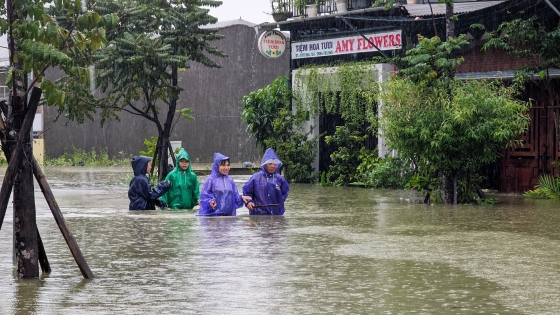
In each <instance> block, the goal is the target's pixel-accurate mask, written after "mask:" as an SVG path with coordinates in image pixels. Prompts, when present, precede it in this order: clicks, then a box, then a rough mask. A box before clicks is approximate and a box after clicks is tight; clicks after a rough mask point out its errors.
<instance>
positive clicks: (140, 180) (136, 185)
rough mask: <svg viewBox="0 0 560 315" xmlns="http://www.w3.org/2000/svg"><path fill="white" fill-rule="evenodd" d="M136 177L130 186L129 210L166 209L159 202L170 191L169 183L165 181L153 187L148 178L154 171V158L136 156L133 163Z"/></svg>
mask: <svg viewBox="0 0 560 315" xmlns="http://www.w3.org/2000/svg"><path fill="white" fill-rule="evenodd" d="M131 164H132V170H133V171H134V177H133V178H132V180H131V181H130V185H128V199H130V204H129V206H128V209H129V210H155V209H156V207H155V206H156V205H157V206H158V207H165V206H166V205H164V204H161V202H160V201H159V200H158V198H159V197H161V196H162V195H163V194H165V193H166V192H167V190H168V189H169V182H168V181H165V182H162V183H161V184H159V185H157V186H155V187H152V186H151V185H150V181H149V180H148V176H146V174H148V173H150V172H151V170H152V158H150V157H147V156H135V157H133V158H132V161H131Z"/></svg>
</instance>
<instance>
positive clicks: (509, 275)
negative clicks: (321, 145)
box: [0, 167, 560, 314]
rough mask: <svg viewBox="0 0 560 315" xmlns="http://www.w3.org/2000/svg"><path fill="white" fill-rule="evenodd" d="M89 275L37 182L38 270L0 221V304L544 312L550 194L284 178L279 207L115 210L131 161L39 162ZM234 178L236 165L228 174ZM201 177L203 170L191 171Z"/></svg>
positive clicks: (45, 309)
mask: <svg viewBox="0 0 560 315" xmlns="http://www.w3.org/2000/svg"><path fill="white" fill-rule="evenodd" d="M44 171H45V174H46V176H47V179H48V181H49V183H50V185H51V188H52V190H53V192H54V195H55V197H56V198H57V202H58V204H59V206H60V207H61V210H62V212H63V214H64V217H65V219H66V221H67V223H68V226H69V228H70V230H71V231H72V233H73V234H74V237H75V238H76V240H77V242H78V244H79V246H80V249H81V250H82V252H83V254H84V256H85V258H86V260H87V261H88V264H89V266H90V268H91V270H92V272H93V273H94V275H95V277H96V278H95V279H94V280H84V279H83V278H82V275H81V273H80V271H79V269H78V267H77V265H76V263H75V262H74V260H73V257H72V255H71V253H70V251H69V249H68V247H67V245H66V243H65V241H64V238H63V237H62V235H61V233H60V231H59V229H58V227H57V226H56V223H55V222H54V219H53V217H52V214H51V213H50V210H49V209H48V207H47V205H46V202H45V201H44V199H43V197H42V195H41V192H40V191H39V190H38V189H36V199H37V207H38V210H37V224H38V228H39V231H40V233H41V236H42V238H43V242H44V244H45V247H46V251H47V255H48V258H49V261H50V264H51V268H52V272H51V273H50V274H49V275H42V276H41V278H40V279H38V280H26V281H22V280H17V279H16V278H15V276H14V267H13V264H12V250H11V247H12V216H13V214H12V209H11V204H10V207H9V208H8V212H7V213H6V218H5V222H4V223H3V225H2V230H0V296H1V297H2V298H1V299H2V302H1V303H0V314H158V313H159V314H558V313H559V311H558V310H560V296H559V295H560V294H559V292H560V272H559V270H560V268H559V267H560V251H559V249H560V228H559V227H560V211H559V206H560V203H559V202H557V201H542V200H527V199H524V198H523V197H521V196H506V195H494V196H493V197H494V198H495V199H496V200H497V201H498V203H497V204H495V205H487V206H476V205H458V206H450V205H424V204H422V203H420V202H419V201H421V199H422V196H420V195H418V194H417V193H416V192H410V191H394V190H373V189H363V188H346V187H335V188H324V187H318V186H315V185H298V184H293V185H292V186H291V187H292V190H291V193H290V196H289V198H288V201H287V204H286V214H285V215H284V216H282V217H269V216H266V217H252V216H249V215H248V211H247V209H245V208H242V209H239V210H238V216H237V217H224V218H207V217H197V216H196V215H195V213H196V211H140V212H130V211H128V210H127V209H128V199H127V188H128V181H129V180H130V178H131V174H130V173H131V172H130V171H129V169H128V168H125V167H122V168H120V167H115V168H80V167H74V168H46V169H45V170H44ZM234 178H235V179H236V182H238V183H239V185H240V186H241V185H242V184H243V183H244V181H245V180H247V179H248V176H241V175H240V176H234ZM200 179H201V181H203V180H204V178H203V177H201V178H200Z"/></svg>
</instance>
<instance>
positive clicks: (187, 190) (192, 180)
mask: <svg viewBox="0 0 560 315" xmlns="http://www.w3.org/2000/svg"><path fill="white" fill-rule="evenodd" d="M165 180H166V181H169V182H171V188H169V190H168V191H167V193H166V194H165V195H163V196H162V197H161V198H160V200H161V201H163V202H165V203H166V204H167V205H168V207H169V208H171V209H192V208H194V206H196V205H198V203H199V202H198V198H199V196H200V183H199V182H198V177H197V176H196V174H195V173H194V172H193V171H192V167H191V164H190V156H189V154H188V153H187V151H185V149H183V148H181V150H179V153H178V154H177V164H176V165H175V168H174V169H173V170H172V171H171V172H170V173H169V174H167V177H165Z"/></svg>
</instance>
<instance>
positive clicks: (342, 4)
mask: <svg viewBox="0 0 560 315" xmlns="http://www.w3.org/2000/svg"><path fill="white" fill-rule="evenodd" d="M335 4H336V12H338V13H344V12H346V11H348V0H336V1H335Z"/></svg>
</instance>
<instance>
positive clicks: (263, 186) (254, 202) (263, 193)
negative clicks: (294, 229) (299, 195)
mask: <svg viewBox="0 0 560 315" xmlns="http://www.w3.org/2000/svg"><path fill="white" fill-rule="evenodd" d="M281 167H282V162H281V161H280V159H279V158H278V156H277V155H276V153H275V152H274V150H273V149H271V148H268V149H266V151H265V153H264V155H263V158H262V161H261V171H260V172H258V173H255V174H253V176H251V178H249V180H248V181H247V183H245V185H244V186H243V196H249V197H250V198H251V200H249V201H247V204H246V206H247V209H249V214H251V215H255V214H273V215H283V214H284V210H285V209H284V201H286V198H288V194H289V193H290V185H289V184H288V181H287V180H286V179H285V178H284V176H282V175H280V174H279V173H278V170H279V169H280V168H281Z"/></svg>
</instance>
